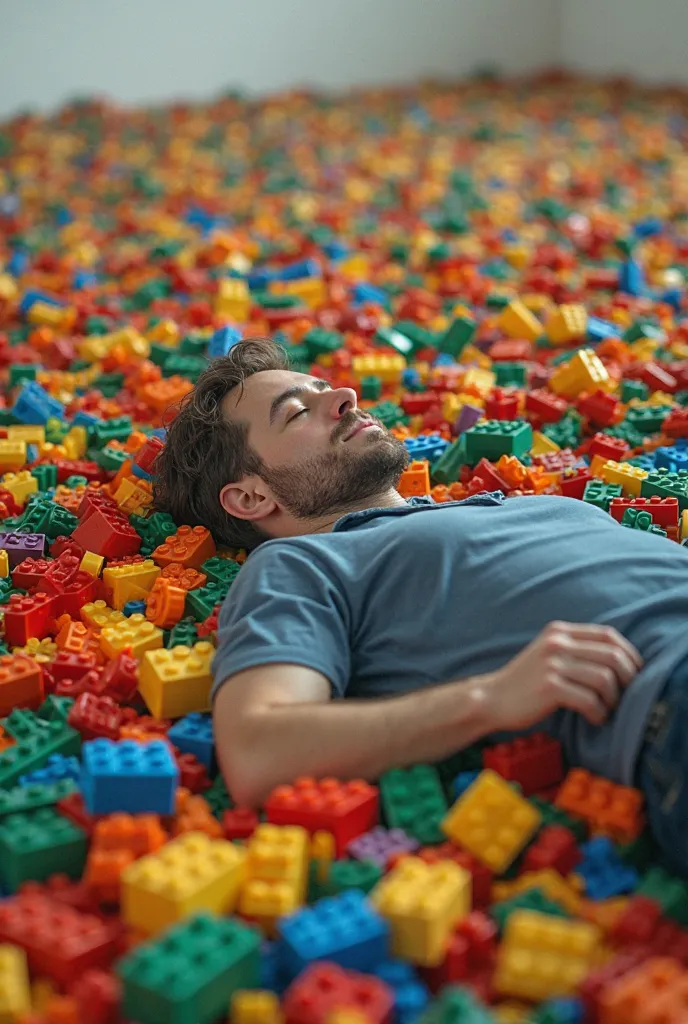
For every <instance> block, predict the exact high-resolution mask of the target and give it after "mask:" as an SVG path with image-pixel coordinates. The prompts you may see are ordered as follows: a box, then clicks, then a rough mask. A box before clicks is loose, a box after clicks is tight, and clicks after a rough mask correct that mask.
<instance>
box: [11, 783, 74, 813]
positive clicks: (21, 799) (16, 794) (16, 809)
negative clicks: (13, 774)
mask: <svg viewBox="0 0 688 1024" xmlns="http://www.w3.org/2000/svg"><path fill="white" fill-rule="evenodd" d="M36 774H38V773H36ZM22 778H24V776H22ZM76 788H77V787H76V784H75V782H74V780H73V779H71V778H65V779H58V780H56V781H54V782H32V783H24V784H22V785H20V786H15V787H14V788H12V789H3V790H0V820H1V819H2V818H4V817H6V816H7V815H8V814H12V815H14V814H19V813H27V812H29V811H35V810H38V809H40V808H43V807H53V806H54V805H55V804H57V803H59V802H60V800H64V798H65V797H66V796H69V794H70V793H74V792H75V791H76Z"/></svg>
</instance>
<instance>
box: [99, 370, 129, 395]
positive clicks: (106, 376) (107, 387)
mask: <svg viewBox="0 0 688 1024" xmlns="http://www.w3.org/2000/svg"><path fill="white" fill-rule="evenodd" d="M93 386H94V388H98V390H99V391H100V392H101V394H102V395H103V397H104V398H114V397H115V395H116V394H117V392H118V391H121V390H122V388H123V386H124V374H123V373H101V374H100V375H99V376H98V377H96V378H95V380H94V381H93Z"/></svg>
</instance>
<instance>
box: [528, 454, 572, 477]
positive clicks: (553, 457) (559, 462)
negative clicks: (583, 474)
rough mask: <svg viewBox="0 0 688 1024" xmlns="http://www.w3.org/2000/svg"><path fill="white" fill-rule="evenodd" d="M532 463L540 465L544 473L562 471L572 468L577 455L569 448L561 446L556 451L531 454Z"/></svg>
mask: <svg viewBox="0 0 688 1024" xmlns="http://www.w3.org/2000/svg"><path fill="white" fill-rule="evenodd" d="M532 461H533V465H534V466H540V467H541V468H542V469H544V471H545V473H564V472H565V470H567V469H572V468H573V467H574V466H576V464H577V462H578V456H577V455H576V454H575V452H572V451H571V449H570V448H562V449H561V451H558V452H545V453H544V454H542V455H534V456H533V460H532Z"/></svg>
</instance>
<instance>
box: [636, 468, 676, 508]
mask: <svg viewBox="0 0 688 1024" xmlns="http://www.w3.org/2000/svg"><path fill="white" fill-rule="evenodd" d="M640 493H641V495H642V497H644V498H650V497H652V496H653V495H658V496H659V497H660V498H676V499H677V502H678V509H679V512H680V513H683V512H684V511H685V510H686V509H687V508H688V470H686V469H681V470H679V471H678V473H672V472H670V471H669V470H668V469H656V470H652V471H651V472H650V473H648V475H647V477H646V478H645V479H644V480H643V482H642V486H641V490H640Z"/></svg>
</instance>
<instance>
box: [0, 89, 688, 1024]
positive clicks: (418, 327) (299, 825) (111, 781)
mask: <svg viewBox="0 0 688 1024" xmlns="http://www.w3.org/2000/svg"><path fill="white" fill-rule="evenodd" d="M687 109H688V101H687V99H686V96H685V95H683V94H681V93H678V92H675V91H674V92H670V91H664V92H662V91H654V92H649V91H643V90H641V89H639V88H635V87H633V86H631V85H628V84H624V83H619V82H617V83H614V84H612V85H603V84H600V83H585V82H579V81H573V80H571V81H561V80H557V79H555V78H550V79H548V80H540V81H532V82H525V83H524V82H518V83H504V84H500V83H499V82H497V81H490V80H484V81H474V82H469V83H463V84H460V85H457V86H455V87H439V86H429V85H428V86H417V87H413V88H407V89H404V90H402V91H398V92H393V91H383V90H376V91H368V92H358V93H355V94H353V95H350V96H342V97H339V98H337V97H334V98H333V97H331V96H317V95H309V94H306V93H291V94H289V95H281V96H275V97H272V98H270V99H266V100H263V101H255V100H251V101H249V100H244V99H242V98H240V97H238V96H234V95H232V96H226V97H224V98H222V99H220V100H218V101H217V102H215V103H212V104H210V105H188V106H185V105H183V104H177V105H175V106H172V107H161V108H157V109H150V110H144V109H139V110H121V109H120V110H118V109H116V108H114V107H108V106H107V105H105V104H103V103H100V102H96V101H93V102H88V101H86V102H81V103H78V104H75V105H73V106H70V107H67V108H65V109H63V110H61V111H59V112H58V113H57V114H55V115H54V116H52V117H49V118H42V117H38V116H32V115H26V116H21V117H18V118H16V119H15V120H13V121H10V122H7V123H5V124H0V380H1V381H2V394H1V397H0V474H1V478H0V520H1V521H2V525H1V526H0V530H1V531H2V532H1V533H0V602H1V605H0V616H1V620H2V630H1V634H0V635H1V638H2V639H1V643H2V648H1V656H0V719H1V721H0V895H1V896H2V898H1V899H0V1022H2V1024H120V1022H139V1024H215V1022H221V1021H230V1020H231V1021H232V1022H234V1024H279V1022H284V1024H414V1022H415V1021H419V1022H422V1024H486V1022H489V1021H492V1022H501V1024H510V1022H521V1021H523V1022H529V1024H580V1022H589V1024H681V1022H685V1021H686V1020H688V884H686V883H685V882H683V881H681V880H679V879H676V878H672V877H671V876H670V875H668V874H667V873H666V872H664V871H663V870H662V868H661V867H659V866H658V864H657V862H656V859H655V858H654V854H653V848H652V843H651V840H650V837H649V835H648V832H647V830H646V828H645V824H644V816H643V806H642V796H641V795H640V794H639V793H638V792H636V791H634V790H630V789H625V788H624V787H620V786H616V785H613V784H611V783H608V782H606V781H605V780H603V779H598V778H595V777H592V776H589V775H588V774H586V773H585V772H581V771H577V770H575V769H574V770H568V769H567V766H565V765H563V764H562V759H561V751H560V749H559V747H558V745H557V743H556V742H554V741H552V740H550V739H548V738H547V737H545V736H542V735H540V736H536V737H534V738H531V739H529V740H521V741H517V742H515V743H513V744H511V745H507V746H502V747H498V748H489V747H473V748H471V749H469V750H467V751H463V752H461V753H459V754H457V755H456V756H455V757H454V758H452V759H451V760H449V761H446V762H443V763H442V764H438V765H431V764H424V765H417V766H412V767H409V768H408V769H403V770H402V769H400V770H396V771H392V772H389V773H387V774H386V775H384V776H383V777H382V779H380V780H379V782H378V783H376V784H375V785H373V784H368V783H364V782H360V781H358V782H356V781H354V782H346V781H337V780H334V779H330V780H320V781H318V780H301V781H298V782H295V785H294V786H291V787H282V788H280V789H279V790H276V791H275V792H274V793H273V794H272V795H271V797H270V798H269V799H268V801H267V803H266V806H265V808H264V813H262V814H261V815H257V814H256V813H254V812H253V811H250V810H247V809H242V808H237V807H234V806H233V804H232V801H231V799H230V796H229V795H228V793H227V790H226V788H225V786H224V784H223V781H222V779H221V777H220V776H219V775H218V771H217V765H216V757H215V750H214V745H213V735H212V728H211V724H210V721H209V717H208V714H207V710H208V696H209V689H210V682H211V677H210V662H211V658H212V654H213V651H214V646H215V630H216V625H217V618H216V616H217V609H218V607H219V605H220V604H221V603H222V601H223V600H224V598H225V597H226V595H227V593H228V591H229V590H230V588H231V586H232V584H233V581H234V580H235V578H236V575H237V573H238V572H239V571H240V567H241V562H242V561H243V558H244V555H243V553H242V552H239V551H226V550H218V549H217V547H216V545H215V542H214V540H213V538H212V537H211V535H210V534H209V533H208V531H207V530H206V529H205V528H203V527H202V526H200V527H199V526H193V525H189V524H185V523H175V522H174V521H173V520H172V519H170V517H169V516H168V515H166V514H164V513H162V512H158V511H155V509H154V508H153V503H152V479H153V473H154V471H155V458H156V456H157V453H158V452H159V451H160V449H161V448H162V446H163V444H164V436H165V435H164V429H163V423H164V420H165V416H166V415H167V410H168V409H169V408H170V407H172V406H174V404H175V403H176V402H178V401H179V400H180V399H181V398H183V396H184V395H185V394H186V393H187V392H188V391H189V390H190V389H191V388H192V387H193V384H194V382H195V381H196V380H197V378H198V376H199V374H200V373H201V372H202V371H203V369H204V367H205V366H206V365H207V360H208V359H209V358H212V357H215V356H222V355H223V354H226V353H227V352H228V351H229V349H230V348H231V346H232V345H234V344H236V343H237V341H238V340H239V339H240V338H242V337H243V338H246V337H251V336H256V335H265V334H270V335H272V336H273V337H275V338H276V339H278V340H280V341H281V342H282V343H283V344H284V345H285V347H286V348H287V350H288V352H289V355H290V358H291V361H292V364H293V366H294V367H296V368H297V369H311V368H312V370H313V372H314V373H317V374H318V375H320V376H322V377H325V378H327V379H328V380H330V381H332V382H333V383H336V384H346V385H349V386H351V387H354V388H355V389H356V391H357V393H358V395H359V397H360V401H361V403H362V405H363V406H364V407H365V408H366V409H368V410H370V412H371V413H372V414H373V415H375V416H377V417H378V418H379V419H380V420H381V421H382V422H383V423H384V424H385V425H386V426H387V427H389V428H390V429H391V430H393V431H394V432H395V433H396V434H397V435H398V436H399V437H400V438H402V439H403V440H404V442H405V444H406V445H407V447H408V449H409V452H410V455H411V459H412V461H411V464H410V466H409V469H408V470H407V471H406V472H405V473H404V475H403V477H402V481H401V485H400V487H401V491H402V493H403V494H404V495H405V496H412V495H425V494H431V495H432V497H433V498H434V499H435V501H438V502H442V501H446V500H450V499H456V498H462V497H465V496H468V495H472V494H476V493H478V492H480V491H482V490H494V489H497V488H499V489H501V490H502V491H504V492H505V494H507V495H518V494H541V493H547V494H550V493H551V494H555V495H566V496H569V497H573V498H576V499H578V500H581V501H586V502H592V503H594V504H595V505H597V506H599V507H600V508H602V509H604V510H606V511H607V512H608V513H609V514H610V515H611V516H612V517H613V518H614V519H616V520H617V521H618V522H619V523H620V524H621V525H620V526H619V529H621V528H622V526H623V527H624V528H628V529H635V530H644V531H648V532H651V533H656V534H659V535H661V536H666V537H669V538H670V540H671V541H673V542H675V544H676V551H677V554H678V545H679V544H680V543H681V541H682V539H683V536H684V534H685V532H686V523H687V519H686V516H687V515H688V512H687V511H686V510H688V472H687V469H688V317H687V316H686V308H687V301H686V289H685V284H686V257H687V256H688V157H686V155H685V142H686V135H687V131H688V122H687V121H686V112H687ZM657 543H660V541H659V540H658V541H657Z"/></svg>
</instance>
